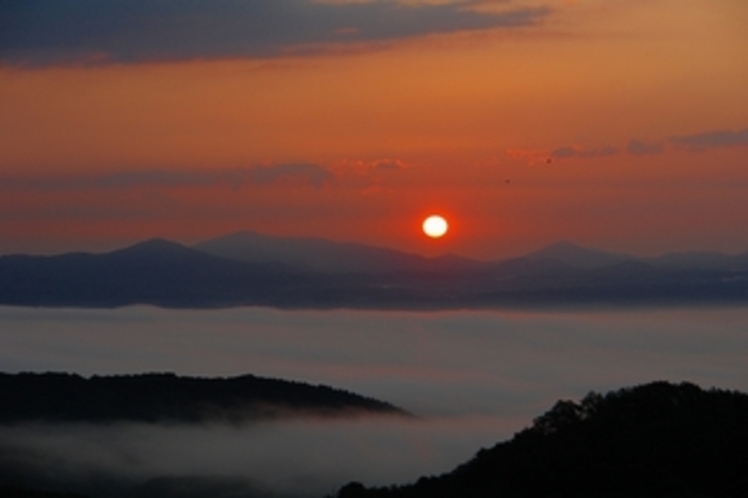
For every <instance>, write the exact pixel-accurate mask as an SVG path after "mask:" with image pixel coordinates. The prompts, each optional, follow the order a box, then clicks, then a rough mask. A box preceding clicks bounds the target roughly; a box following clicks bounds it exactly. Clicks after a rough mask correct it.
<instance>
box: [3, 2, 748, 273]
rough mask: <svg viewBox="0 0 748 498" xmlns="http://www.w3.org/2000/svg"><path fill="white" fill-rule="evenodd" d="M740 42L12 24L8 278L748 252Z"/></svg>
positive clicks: (585, 21)
mask: <svg viewBox="0 0 748 498" xmlns="http://www.w3.org/2000/svg"><path fill="white" fill-rule="evenodd" d="M746 25H748V3H746V2H744V1H743V0H646V1H645V0H625V1H624V0H605V1H600V0H577V1H573V0H505V1H478V0H465V1H450V0H444V1H425V0H424V1H405V0H403V1H395V0H392V1H355V2H354V1H313V0H248V1H244V2H237V1H228V0H212V1H194V2H177V1H167V0H148V1H146V0H129V1H124V0H112V1H109V2H105V3H95V4H91V3H90V2H84V1H82V0H67V1H65V2H59V1H53V0H23V1H21V0H10V1H6V2H3V3H2V4H0V109H2V112H0V253H13V252H32V253H56V252H61V251H67V250H96V251H98V250H106V249H112V248H115V247H119V246H122V245H125V244H128V243H132V242H136V241H139V240H143V239H146V238H150V237H154V236H162V237H167V238H170V239H172V240H176V241H180V242H184V243H194V242H198V241H201V240H205V239H208V238H211V237H214V236H218V235H221V234H224V233H227V232H230V231H236V230H242V229H252V230H257V231H261V232H265V233H269V234H275V235H291V236H321V237H326V238H330V239H333V240H339V241H356V242H362V243H367V244H374V245H380V246H387V247H394V248H397V249H402V250H406V251H412V252H418V253H422V254H427V255H435V254H441V253H445V252H454V253H458V254H462V255H465V256H471V257H476V258H481V259H492V258H499V257H507V256H512V255H517V254H520V253H522V252H525V251H529V250H532V249H535V248H537V247H539V246H542V245H544V244H548V243H551V242H554V241H556V240H559V239H569V240H574V241H576V242H579V243H582V244H585V245H591V246H596V247H600V248H604V249H611V250H617V251H626V252H632V253H636V254H642V255H652V254H659V253H663V252H666V251H671V250H692V249H710V250H721V251H726V252H744V251H746V250H748V232H746V231H745V229H744V227H745V226H746V225H748V196H746V195H745V192H746V189H747V188H748V99H747V98H746V96H745V95H746V90H745V89H746V88H748V58H746V57H745V53H746V48H748V31H746V30H745V26H746ZM431 212H441V213H443V214H444V215H445V217H447V218H448V220H449V222H450V226H451V230H450V232H449V234H448V236H446V237H444V238H443V239H440V240H438V241H434V240H430V239H428V238H426V237H425V236H424V235H423V234H422V233H421V232H420V228H419V227H420V224H421V221H422V220H423V218H424V217H425V216H426V215H427V214H430V213H431Z"/></svg>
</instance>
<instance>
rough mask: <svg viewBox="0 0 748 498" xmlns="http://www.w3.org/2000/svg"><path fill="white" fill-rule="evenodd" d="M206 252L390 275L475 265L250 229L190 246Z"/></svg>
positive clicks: (325, 270) (338, 271)
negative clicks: (282, 235)
mask: <svg viewBox="0 0 748 498" xmlns="http://www.w3.org/2000/svg"><path fill="white" fill-rule="evenodd" d="M194 248H195V249H199V250H201V251H204V252H206V253H208V254H212V255H214V256H220V257H223V258H228V259H233V260H237V261H247V262H252V263H269V262H275V263H283V264H286V265H289V266H291V267H294V268H296V269H298V270H305V271H313V272H319V273H333V274H341V273H343V274H392V273H403V272H405V273H411V272H423V271H435V270H440V269H445V268H452V269H464V268H469V267H471V266H475V265H479V263H478V262H477V261H472V260H470V259H467V258H461V257H459V256H454V255H451V256H442V257H439V258H426V257H424V256H420V255H417V254H411V253H405V252H401V251H397V250H395V249H387V248H383V247H374V246H367V245H363V244H355V243H350V242H333V241H330V240H326V239H321V238H302V237H277V236H270V235H263V234H260V233H257V232H252V231H243V232H236V233H232V234H228V235H225V236H222V237H218V238H216V239H211V240H208V241H205V242H201V243H200V244H197V245H195V246H194Z"/></svg>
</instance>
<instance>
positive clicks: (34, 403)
mask: <svg viewBox="0 0 748 498" xmlns="http://www.w3.org/2000/svg"><path fill="white" fill-rule="evenodd" d="M0 399H2V400H3V403H2V405H0V423H6V424H7V423H16V422H28V421H55V422H113V421H135V422H187V423H189V422H201V421H207V420H219V421H229V422H243V421H248V420H256V419H262V418H269V417H276V416H285V415H293V414H315V415H346V414H352V413H356V412H361V413H376V414H399V415H405V414H406V413H405V412H404V411H403V410H400V409H399V408H396V407H394V406H392V405H390V404H388V403H385V402H382V401H378V400H375V399H371V398H367V397H364V396H360V395H357V394H353V393H350V392H347V391H343V390H339V389H333V388H332V387H328V386H323V385H316V386H315V385H311V384H305V383H301V382H292V381H285V380H278V379H268V378H262V377H255V376H253V375H243V376H240V377H233V378H197V377H178V376H176V375H174V374H170V373H163V374H156V373H152V374H141V375H120V376H93V377H90V378H84V377H81V376H79V375H74V374H67V373H20V374H6V373H0Z"/></svg>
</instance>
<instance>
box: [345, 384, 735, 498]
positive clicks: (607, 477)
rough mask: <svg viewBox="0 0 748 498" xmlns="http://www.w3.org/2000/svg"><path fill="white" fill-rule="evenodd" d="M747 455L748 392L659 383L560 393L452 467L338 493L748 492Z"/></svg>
mask: <svg viewBox="0 0 748 498" xmlns="http://www.w3.org/2000/svg"><path fill="white" fill-rule="evenodd" d="M746 462H748V395H746V394H743V393H738V392H732V391H723V390H716V389H711V390H703V389H701V388H699V387H698V386H695V385H693V384H689V383H682V384H677V385H675V384H670V383H667V382H654V383H651V384H646V385H642V386H637V387H633V388H626V389H621V390H619V391H615V392H611V393H609V394H606V395H601V394H597V393H591V394H589V395H587V396H586V397H585V398H584V399H583V400H582V401H581V402H579V403H575V402H573V401H559V402H557V403H556V405H555V406H554V407H553V408H552V409H551V410H550V411H549V412H547V413H546V414H544V415H542V416H540V417H538V418H537V419H535V421H534V423H533V425H532V426H531V427H529V428H527V429H525V430H523V431H521V432H520V433H518V434H516V435H515V437H514V438H513V439H512V440H510V441H508V442H503V443H499V444H497V445H495V446H494V447H492V448H490V449H484V450H481V451H480V452H478V454H477V455H476V456H475V457H474V458H473V459H472V460H470V461H469V462H467V463H466V464H464V465H462V466H460V467H458V468H457V469H455V470H454V471H452V472H450V473H448V474H444V475H442V476H439V477H423V478H421V479H420V480H419V481H418V482H417V483H415V484H412V485H407V486H401V487H391V488H379V489H366V488H364V487H363V486H362V485H360V484H357V483H351V484H349V485H347V486H345V487H344V488H342V489H341V490H340V492H339V494H338V498H356V497H407V498H415V497H430V498H447V497H449V498H453V497H454V498H456V497H460V498H471V497H472V498H484V497H503V496H507V497H572V496H573V497H639V498H641V497H732V496H735V497H737V496H741V497H744V496H748V473H747V472H746V470H745V465H746Z"/></svg>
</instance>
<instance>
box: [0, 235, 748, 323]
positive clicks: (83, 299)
mask: <svg viewBox="0 0 748 498" xmlns="http://www.w3.org/2000/svg"><path fill="white" fill-rule="evenodd" d="M746 302H748V253H745V254H741V255H737V256H732V255H717V254H713V253H709V254H706V255H704V254H694V253H683V254H675V253H674V254H670V255H664V256H661V257H657V258H639V257H634V256H627V255H623V254H615V253H609V252H605V251H599V250H596V249H588V248H584V247H581V246H578V245H576V244H573V243H570V242H561V243H558V244H554V245H551V246H549V247H546V248H544V249H541V250H539V251H535V252H533V253H530V254H528V255H526V256H523V257H518V258H512V259H507V260H498V261H476V260H470V259H467V258H462V257H460V256H456V255H445V256H441V257H436V258H427V257H423V256H419V255H414V254H408V253H403V252H399V251H396V250H394V249H384V248H378V247H370V246H365V245H361V244H348V243H338V242H332V241H329V240H324V239H295V238H283V237H269V236H265V235H260V234H257V233H254V232H240V233H235V234H230V235H227V236H225V237H221V238H218V239H213V240H211V241H207V242H204V243H201V244H198V245H197V246H195V247H185V246H183V245H180V244H177V243H174V242H169V241H166V240H163V239H153V240H149V241H145V242H142V243H140V244H136V245H134V246H131V247H127V248H124V249H120V250H117V251H112V252H109V253H104V254H85V253H69V254H62V255H57V256H27V255H10V256H2V257H0V304H5V305H20V306H80V307H116V306H127V305H134V304H150V305H156V306H162V307H169V308H213V307H230V306H272V307H278V308H318V309H327V308H341V307H343V308H358V309H480V308H528V307H529V308H537V307H569V306H582V307H584V306H640V305H647V306H654V305H679V306H682V305H701V304H728V303H732V304H734V303H746Z"/></svg>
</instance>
